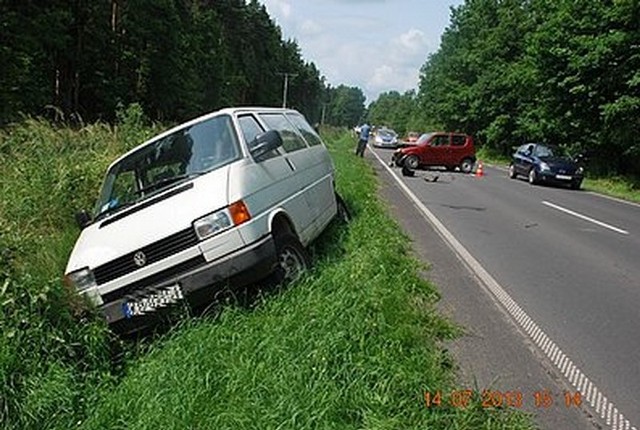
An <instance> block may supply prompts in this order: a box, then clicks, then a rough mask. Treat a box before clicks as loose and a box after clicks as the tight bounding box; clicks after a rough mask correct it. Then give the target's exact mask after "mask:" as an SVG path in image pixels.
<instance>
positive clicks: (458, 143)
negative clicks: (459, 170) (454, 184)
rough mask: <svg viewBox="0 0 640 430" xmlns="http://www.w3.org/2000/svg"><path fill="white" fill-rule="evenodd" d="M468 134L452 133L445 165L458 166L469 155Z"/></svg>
mask: <svg viewBox="0 0 640 430" xmlns="http://www.w3.org/2000/svg"><path fill="white" fill-rule="evenodd" d="M467 145H468V142H467V136H466V135H464V134H453V133H452V134H451V146H449V151H448V152H447V160H446V163H445V166H457V165H459V164H460V162H461V161H462V159H463V158H464V157H465V156H466V155H468V152H469V149H468V148H467Z"/></svg>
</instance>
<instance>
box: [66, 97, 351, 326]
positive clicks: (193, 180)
mask: <svg viewBox="0 0 640 430" xmlns="http://www.w3.org/2000/svg"><path fill="white" fill-rule="evenodd" d="M342 209H344V207H343V203H342V201H341V199H340V198H339V197H338V196H337V194H336V193H335V190H334V168H333V163H332V161H331V158H330V156H329V153H328V151H327V149H326V148H325V146H324V144H323V143H322V141H321V139H320V137H319V136H318V134H317V133H316V132H315V131H314V129H313V128H312V127H311V126H310V125H309V124H308V123H307V121H306V120H305V118H304V117H303V116H302V115H301V114H300V113H298V112H297V111H295V110H291V109H279V108H229V109H223V110H220V111H218V112H214V113H211V114H208V115H205V116H202V117H200V118H197V119H195V120H193V121H190V122H188V123H185V124H182V125H180V126H178V127H175V128H173V129H171V130H169V131H167V132H165V133H162V134H161V135H159V136H157V137H154V138H153V139H151V140H149V141H147V142H145V143H143V144H142V145H140V146H138V147H137V148H135V149H133V150H131V151H129V152H128V153H126V154H125V155H123V156H122V157H120V158H118V159H117V160H116V161H114V162H113V163H112V164H111V166H109V169H108V170H107V174H106V177H105V180H104V183H103V185H102V190H101V192H100V196H99V199H98V202H97V205H96V208H95V210H94V211H93V213H92V214H89V213H87V212H80V213H79V214H78V215H77V216H76V218H77V221H78V223H79V224H80V226H81V228H82V233H81V234H80V237H79V238H78V240H77V242H76V244H75V247H74V248H73V251H72V252H71V256H70V257H69V262H68V264H67V268H66V271H65V279H66V281H67V283H68V284H70V285H72V286H73V287H75V288H76V289H77V291H79V292H80V293H81V294H83V295H85V296H86V297H88V298H89V299H90V300H91V301H92V302H93V303H95V304H96V305H97V306H98V307H99V309H100V311H101V312H102V313H103V314H104V316H105V317H106V319H107V321H108V323H109V324H110V325H111V327H112V328H113V329H115V331H119V332H129V331H133V330H136V329H138V328H140V327H142V326H145V325H148V324H150V323H152V322H153V321H154V316H155V315H156V314H157V313H158V311H161V310H162V309H164V308H167V307H170V305H172V304H174V303H177V302H179V301H182V300H183V299H186V300H188V301H189V302H190V303H192V304H198V303H203V302H205V301H207V300H211V299H212V298H213V297H214V295H215V294H216V292H217V291H220V289H221V288H224V287H226V286H234V287H238V286H244V285H247V284H250V283H253V282H254V281H257V280H259V279H261V278H264V277H266V276H268V275H274V276H276V277H277V278H278V279H279V280H282V281H288V280H292V279H295V278H296V277H297V276H299V274H300V273H301V272H302V271H303V270H304V269H306V267H307V265H308V256H307V253H306V251H305V247H306V246H307V245H308V244H309V243H310V242H311V241H312V240H313V239H315V238H316V237H317V236H318V235H319V234H320V233H321V232H322V231H323V230H324V229H325V227H326V226H327V225H328V224H329V222H330V221H331V220H332V218H334V216H336V214H337V213H338V211H339V210H340V212H342Z"/></svg>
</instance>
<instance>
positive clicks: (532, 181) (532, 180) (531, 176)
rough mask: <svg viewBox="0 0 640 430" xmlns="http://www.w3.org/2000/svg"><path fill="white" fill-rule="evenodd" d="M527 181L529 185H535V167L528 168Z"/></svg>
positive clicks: (536, 178) (536, 175)
mask: <svg viewBox="0 0 640 430" xmlns="http://www.w3.org/2000/svg"><path fill="white" fill-rule="evenodd" d="M529 183H530V184H531V185H535V184H537V183H538V174H537V173H536V169H534V168H532V169H531V170H529Z"/></svg>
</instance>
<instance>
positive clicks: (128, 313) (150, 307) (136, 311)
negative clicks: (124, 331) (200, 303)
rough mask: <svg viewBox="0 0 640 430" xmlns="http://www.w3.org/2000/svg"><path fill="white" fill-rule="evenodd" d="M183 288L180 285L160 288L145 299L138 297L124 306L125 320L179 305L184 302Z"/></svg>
mask: <svg viewBox="0 0 640 430" xmlns="http://www.w3.org/2000/svg"><path fill="white" fill-rule="evenodd" d="M183 298H184V295H183V294H182V288H180V285H178V284H175V285H170V286H168V287H164V288H159V289H157V290H155V291H153V292H152V293H149V294H147V295H146V296H143V297H137V298H135V299H133V300H130V301H128V302H124V303H123V304H122V311H123V312H124V316H125V318H132V317H135V316H138V315H144V314H147V313H150V312H154V311H156V310H157V309H160V308H165V307H167V306H169V305H170V304H173V303H177V302H178V301H179V300H182V299H183Z"/></svg>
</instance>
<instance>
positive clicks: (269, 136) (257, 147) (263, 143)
mask: <svg viewBox="0 0 640 430" xmlns="http://www.w3.org/2000/svg"><path fill="white" fill-rule="evenodd" d="M250 146H251V155H252V156H253V158H255V159H258V160H259V159H260V158H262V157H263V156H264V155H265V154H267V153H269V152H270V151H273V150H274V149H277V148H278V147H280V146H282V136H280V133H279V132H278V131H277V130H269V131H267V132H266V133H262V134H259V135H257V136H256V138H255V139H254V140H253V141H252V142H251V143H250Z"/></svg>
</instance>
